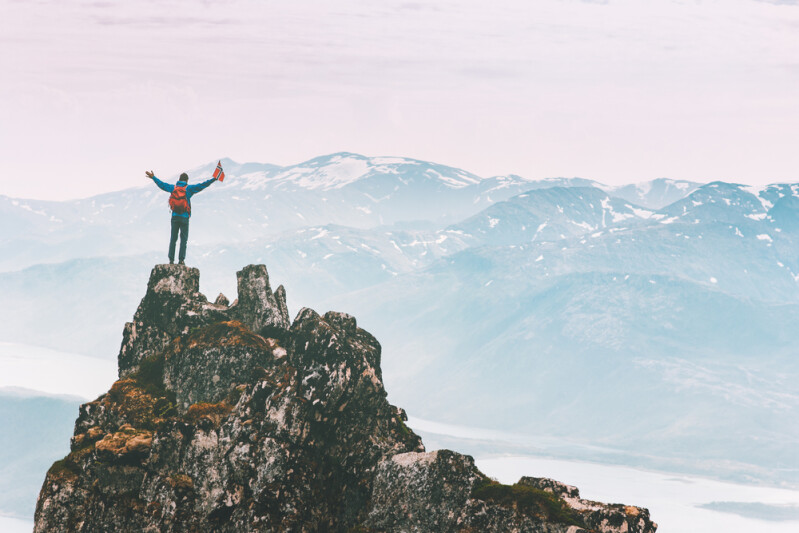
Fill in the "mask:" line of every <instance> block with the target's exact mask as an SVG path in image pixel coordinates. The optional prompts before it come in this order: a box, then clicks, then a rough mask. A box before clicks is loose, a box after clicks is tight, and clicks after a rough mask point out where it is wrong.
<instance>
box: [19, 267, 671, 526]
mask: <svg viewBox="0 0 799 533" xmlns="http://www.w3.org/2000/svg"><path fill="white" fill-rule="evenodd" d="M238 293H239V294H238V300H236V301H235V302H234V303H233V304H232V305H228V302H227V300H226V298H224V297H223V296H221V295H220V297H219V298H217V299H216V301H215V302H214V303H211V302H209V301H208V300H207V299H206V298H205V297H204V296H203V295H202V294H200V293H199V271H197V270H196V269H192V268H186V267H183V266H178V265H158V266H156V267H155V268H154V269H153V272H152V274H151V276H150V281H149V283H148V287H147V293H146V295H145V297H144V299H143V300H142V302H141V304H140V305H139V308H138V310H137V311H136V314H135V315H134V320H133V322H130V323H128V324H126V325H125V330H124V334H123V343H122V347H121V349H120V353H119V375H120V379H119V380H118V381H117V382H115V383H114V384H113V385H112V387H111V389H110V390H109V392H108V393H107V394H104V395H103V396H101V397H100V398H98V399H97V400H95V401H93V402H90V403H87V404H84V405H83V406H81V409H80V413H79V416H78V419H77V421H76V423H75V433H74V436H73V438H72V441H71V452H70V454H69V455H68V456H67V457H65V458H64V459H63V460H61V461H58V462H56V463H55V464H54V465H53V466H52V467H51V468H50V470H49V471H48V473H47V477H46V479H45V482H44V485H43V487H42V490H41V493H40V495H39V500H38V502H37V507H36V526H35V531H37V532H54V531H152V532H156V531H230V532H234V531H236V532H238V531H309V532H310V531H397V532H399V531H431V532H432V531H436V532H438V531H442V532H443V531H475V532H477V531H510V530H516V531H525V532H552V533H554V532H563V533H576V532H579V531H602V532H622V531H626V532H631V533H649V532H654V531H655V529H656V527H657V526H656V525H655V524H653V523H652V522H651V520H650V519H649V513H648V511H647V510H646V509H641V508H638V507H630V506H622V505H612V506H609V505H604V504H599V503H596V502H588V501H585V500H581V499H580V498H579V494H578V493H577V490H576V489H575V488H573V487H568V486H566V485H562V484H560V483H558V482H555V481H552V480H546V479H537V478H522V479H521V480H520V481H519V483H517V484H515V485H513V486H506V485H500V484H498V483H496V482H493V481H491V480H489V479H487V478H486V476H484V475H483V474H482V473H481V472H479V471H478V470H477V468H475V466H474V462H473V460H472V458H471V457H468V456H464V455H461V454H458V453H455V452H452V451H448V450H440V451H436V452H430V453H425V452H424V447H423V445H422V442H421V439H420V438H419V437H418V436H417V435H416V434H414V433H413V432H412V431H411V430H410V429H409V428H408V427H407V426H406V425H405V423H404V422H405V421H406V420H407V418H406V416H405V413H404V411H403V410H402V409H399V408H397V407H394V406H392V405H390V404H389V403H388V401H387V399H386V392H385V389H384V388H383V383H382V376H381V372H380V344H379V343H378V342H377V340H376V339H375V338H374V337H373V336H372V335H370V334H369V333H367V332H366V331H364V330H363V329H361V328H358V326H357V324H356V321H355V319H354V318H353V317H351V316H349V315H346V314H343V313H334V312H329V313H326V314H325V315H323V316H320V315H319V314H317V313H316V312H314V311H312V310H310V309H303V310H301V311H300V312H299V313H298V315H297V317H296V318H295V320H294V322H293V323H292V322H291V321H290V319H289V316H288V311H287V308H286V303H285V302H286V300H285V291H284V290H283V288H282V287H278V289H277V290H276V291H274V292H273V291H272V289H271V287H270V284H269V279H268V276H267V272H266V268H265V267H264V266H263V265H250V266H248V267H246V268H244V269H243V270H242V271H241V272H239V273H238Z"/></svg>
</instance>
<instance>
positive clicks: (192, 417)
mask: <svg viewBox="0 0 799 533" xmlns="http://www.w3.org/2000/svg"><path fill="white" fill-rule="evenodd" d="M232 410H233V406H232V405H230V404H229V403H227V402H218V403H207V402H200V403H195V404H193V405H190V406H189V409H188V411H186V415H185V417H184V419H185V420H186V421H187V422H189V423H190V424H198V423H200V421H201V420H202V419H206V420H210V421H211V423H212V424H213V426H214V427H219V424H221V423H222V421H223V420H224V419H226V418H227V417H228V415H229V414H230V411H232Z"/></svg>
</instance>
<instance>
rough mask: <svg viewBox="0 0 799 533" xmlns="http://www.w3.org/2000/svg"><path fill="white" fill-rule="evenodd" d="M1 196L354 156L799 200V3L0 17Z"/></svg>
mask: <svg viewBox="0 0 799 533" xmlns="http://www.w3.org/2000/svg"><path fill="white" fill-rule="evenodd" d="M0 20H2V21H3V29H2V32H0V72H2V83H1V84H0V162H2V169H3V171H2V174H0V194H4V195H9V196H22V197H31V198H45V199H62V198H74V197H82V196H89V195H92V194H95V193H99V192H105V191H111V190H118V189H122V188H125V187H130V186H132V185H137V184H142V183H143V180H144V178H143V176H144V171H145V170H147V169H151V168H152V169H154V170H155V171H156V173H157V174H160V175H163V176H168V175H170V174H174V173H177V172H180V171H182V170H184V169H187V168H190V167H194V166H197V165H199V164H202V163H205V162H208V161H211V160H216V159H218V158H221V157H231V158H233V159H235V160H238V161H259V162H268V163H276V164H284V165H285V164H294V163H298V162H301V161H303V160H306V159H309V158H311V157H314V156H317V155H322V154H327V153H332V152H337V151H351V152H358V153H362V154H365V155H375V156H376V155H397V156H407V157H414V158H419V159H426V160H431V161H436V162H439V163H445V164H449V165H453V166H457V167H461V168H464V169H466V170H469V171H472V172H474V173H477V174H479V175H483V176H491V175H497V174H507V173H516V174H521V175H524V176H528V177H533V178H544V177H554V176H581V177H585V178H592V179H596V180H600V181H604V182H606V183H628V182H634V181H642V180H648V179H652V178H657V177H670V178H675V179H692V180H698V181H709V180H715V179H722V180H727V181H739V182H745V183H753V184H761V183H766V182H773V181H789V180H790V181H799V1H792V0H775V1H760V0H705V1H699V0H690V1H689V0H646V1H642V0H607V1H604V2H602V1H587V0H586V1H580V0H535V1H531V0H519V1H496V0H495V1H494V2H486V1H485V0H479V1H471V0H466V1H432V0H423V1H418V2H409V1H391V0H381V1H372V2H363V1H356V0H343V1H342V0H338V1H328V0H308V1H303V0H295V1H292V2H288V1H282V2H277V1H265V0H262V1H246V0H219V1H212V0H206V1H189V0H172V1H158V2H155V1H152V2H148V1H126V2H116V1H103V0H95V1H64V0H61V1H46V0H42V1H31V0H25V1H15V0H0Z"/></svg>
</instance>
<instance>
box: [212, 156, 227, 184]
mask: <svg viewBox="0 0 799 533" xmlns="http://www.w3.org/2000/svg"><path fill="white" fill-rule="evenodd" d="M214 177H215V178H216V179H218V180H219V181H225V172H224V171H223V170H222V161H221V160H220V161H219V163H217V164H216V170H214Z"/></svg>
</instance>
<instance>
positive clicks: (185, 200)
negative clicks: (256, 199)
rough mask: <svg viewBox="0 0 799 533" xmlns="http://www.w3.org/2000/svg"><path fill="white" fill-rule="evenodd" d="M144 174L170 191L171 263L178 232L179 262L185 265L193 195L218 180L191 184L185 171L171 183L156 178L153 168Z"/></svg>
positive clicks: (173, 260)
mask: <svg viewBox="0 0 799 533" xmlns="http://www.w3.org/2000/svg"><path fill="white" fill-rule="evenodd" d="M144 174H145V175H146V176H147V177H148V178H150V179H151V180H153V181H154V182H155V184H156V185H158V187H159V188H161V189H162V190H164V191H166V192H168V193H169V208H170V209H171V210H172V235H171V237H170V238H169V264H170V265H171V264H174V262H175V244H176V243H177V240H178V233H180V253H179V255H178V264H181V265H185V264H186V263H185V260H186V241H188V239H189V218H190V217H191V201H190V199H191V197H192V196H194V195H195V194H197V193H198V192H200V191H202V190H203V189H205V188H206V187H208V186H209V185H211V184H212V183H213V182H215V181H217V178H216V177H213V178H211V179H209V180H208V181H204V182H202V183H199V184H197V185H189V175H188V174H186V173H185V172H184V173H183V174H181V175H180V178H179V179H178V182H177V183H176V184H174V185H170V184H169V183H164V182H163V181H161V180H159V179H158V178H156V177H155V174H153V171H152V170H149V171H147V172H145V173H144ZM215 175H216V173H215ZM223 175H224V174H223Z"/></svg>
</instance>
